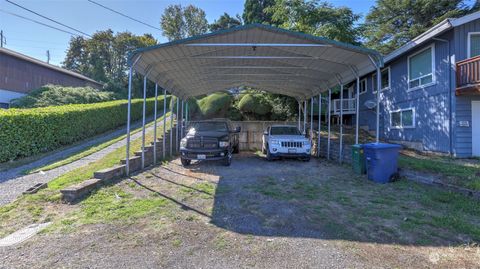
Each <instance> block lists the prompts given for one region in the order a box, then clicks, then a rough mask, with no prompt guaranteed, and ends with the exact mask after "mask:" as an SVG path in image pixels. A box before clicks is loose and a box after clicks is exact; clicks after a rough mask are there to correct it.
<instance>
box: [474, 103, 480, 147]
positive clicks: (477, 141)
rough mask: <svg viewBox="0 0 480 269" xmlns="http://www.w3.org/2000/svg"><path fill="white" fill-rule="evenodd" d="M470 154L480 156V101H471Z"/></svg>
mask: <svg viewBox="0 0 480 269" xmlns="http://www.w3.org/2000/svg"><path fill="white" fill-rule="evenodd" d="M472 155H473V156H480V101H472Z"/></svg>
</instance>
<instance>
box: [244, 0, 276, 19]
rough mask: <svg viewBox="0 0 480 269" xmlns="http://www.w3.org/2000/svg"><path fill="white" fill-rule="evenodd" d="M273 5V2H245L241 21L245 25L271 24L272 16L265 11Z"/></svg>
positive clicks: (272, 0) (251, 0) (267, 0)
mask: <svg viewBox="0 0 480 269" xmlns="http://www.w3.org/2000/svg"><path fill="white" fill-rule="evenodd" d="M273 5H275V0H245V5H244V8H243V15H242V18H243V21H244V22H245V24H251V23H265V24H271V21H272V16H271V14H268V13H266V12H265V9H266V8H268V7H271V6H273Z"/></svg>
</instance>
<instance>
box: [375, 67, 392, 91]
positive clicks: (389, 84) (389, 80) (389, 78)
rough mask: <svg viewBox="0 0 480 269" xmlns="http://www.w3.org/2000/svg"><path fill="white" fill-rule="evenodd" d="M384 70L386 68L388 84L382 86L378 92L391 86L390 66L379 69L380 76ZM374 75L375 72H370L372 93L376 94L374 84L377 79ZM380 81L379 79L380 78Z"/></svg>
mask: <svg viewBox="0 0 480 269" xmlns="http://www.w3.org/2000/svg"><path fill="white" fill-rule="evenodd" d="M385 70H388V73H387V74H388V86H387V87H383V88H382V89H381V90H380V92H383V91H386V90H390V88H391V86H392V76H391V73H390V66H387V67H385V68H383V69H382V70H380V76H381V75H382V73H383V71H385ZM375 76H377V72H374V73H373V74H372V93H373V94H376V93H377V91H376V90H375V85H376V84H377V79H376V78H375ZM380 81H381V80H380Z"/></svg>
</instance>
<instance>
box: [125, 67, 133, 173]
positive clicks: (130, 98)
mask: <svg viewBox="0 0 480 269" xmlns="http://www.w3.org/2000/svg"><path fill="white" fill-rule="evenodd" d="M132 72H133V65H131V66H130V70H129V71H128V105H127V145H126V157H125V174H126V175H127V176H128V175H129V173H130V110H131V106H132Z"/></svg>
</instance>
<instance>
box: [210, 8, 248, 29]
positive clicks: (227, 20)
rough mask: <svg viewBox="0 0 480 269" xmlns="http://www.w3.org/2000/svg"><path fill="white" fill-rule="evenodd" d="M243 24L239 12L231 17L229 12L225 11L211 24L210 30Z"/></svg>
mask: <svg viewBox="0 0 480 269" xmlns="http://www.w3.org/2000/svg"><path fill="white" fill-rule="evenodd" d="M240 25H242V17H240V15H238V14H237V16H235V17H231V16H230V15H228V13H226V12H225V13H223V15H222V16H220V17H219V18H218V20H215V21H214V22H213V23H212V24H210V31H218V30H222V29H230V28H233V27H236V26H240Z"/></svg>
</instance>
